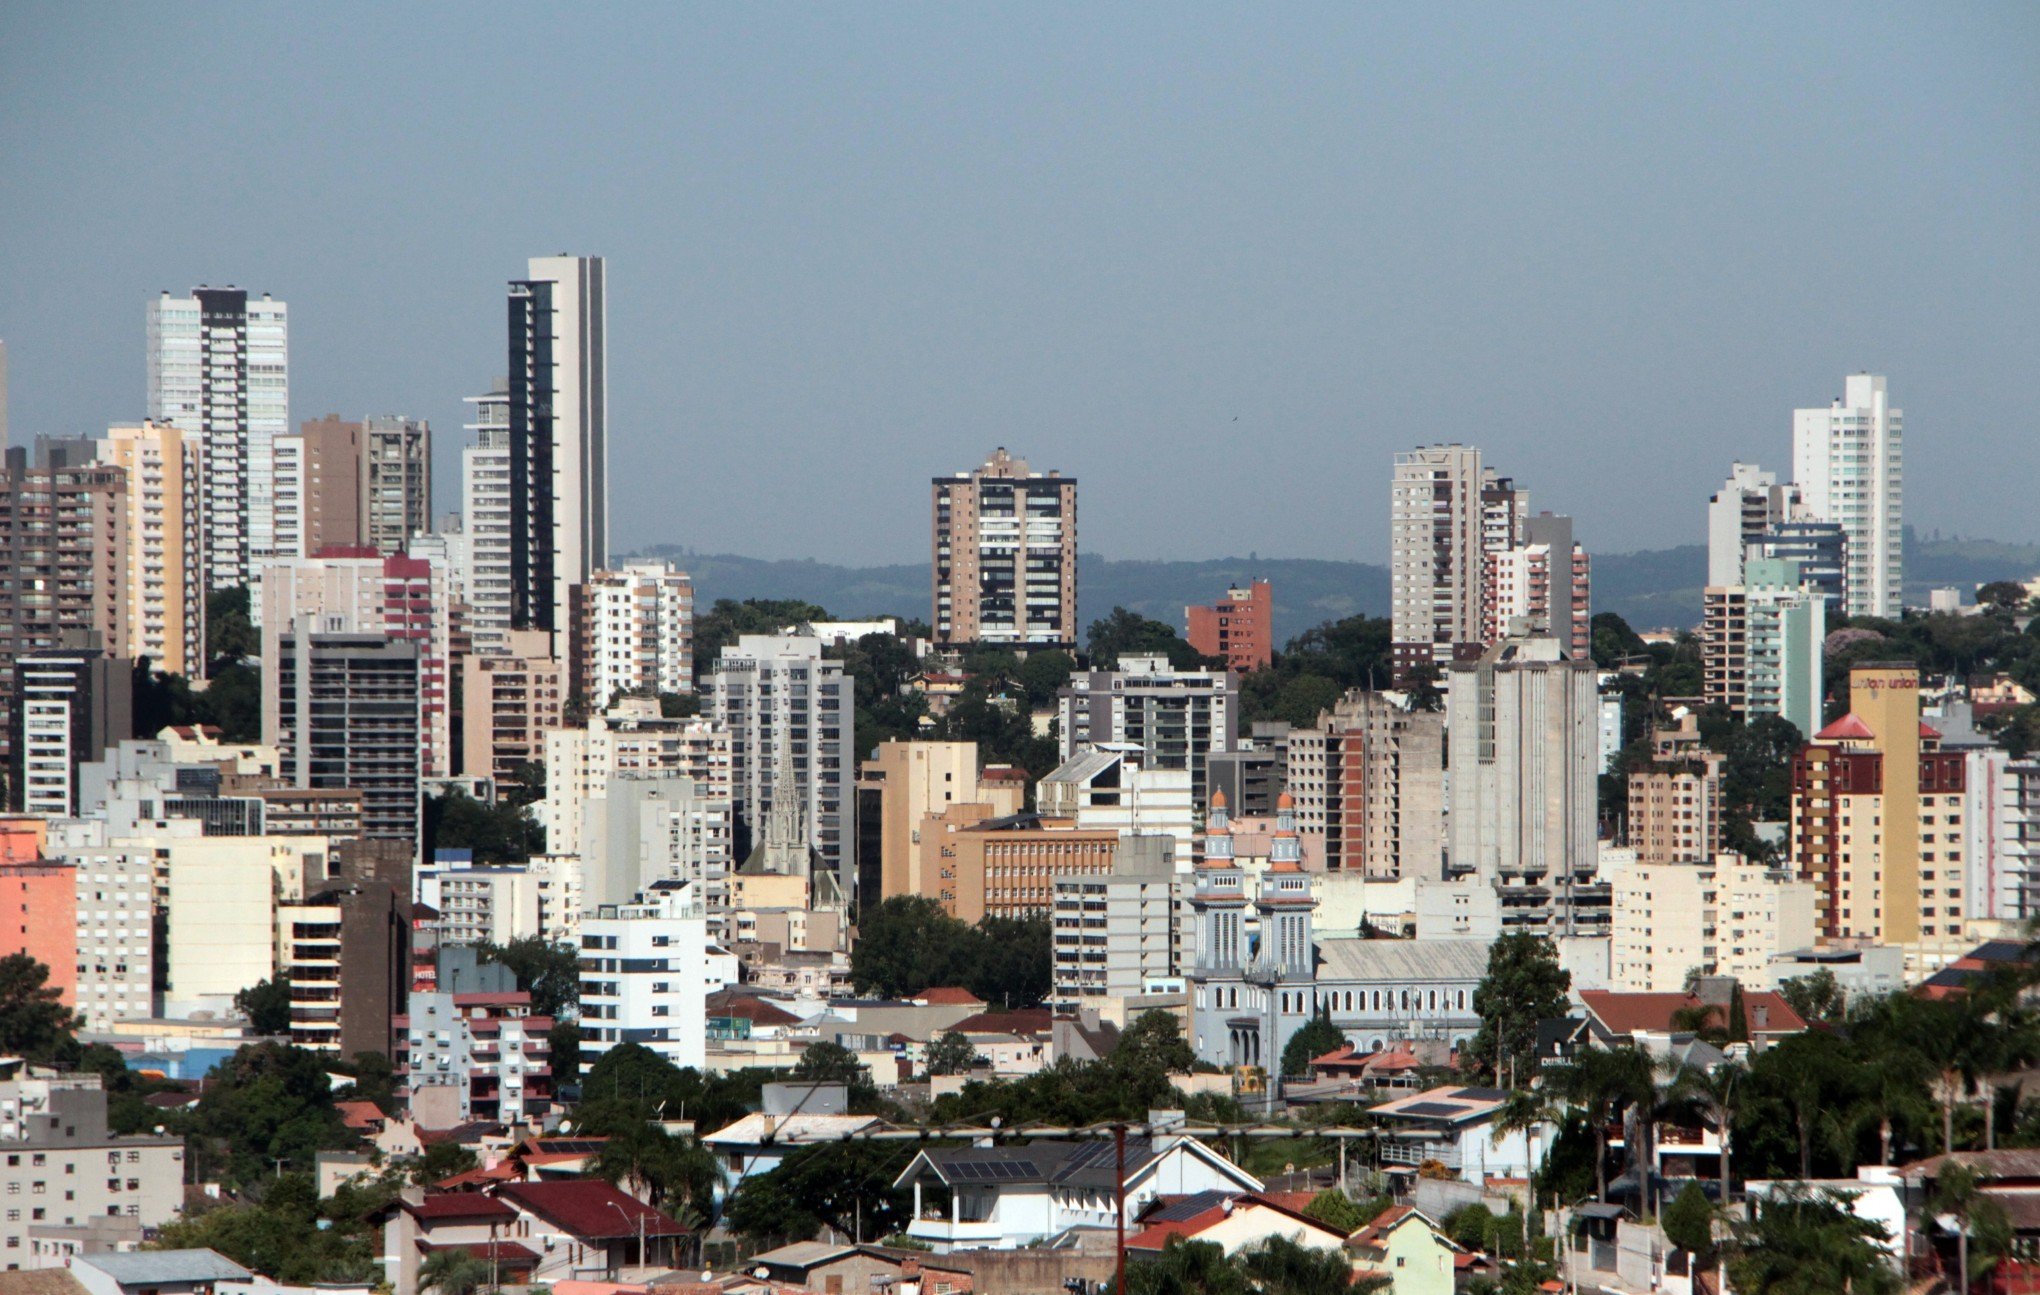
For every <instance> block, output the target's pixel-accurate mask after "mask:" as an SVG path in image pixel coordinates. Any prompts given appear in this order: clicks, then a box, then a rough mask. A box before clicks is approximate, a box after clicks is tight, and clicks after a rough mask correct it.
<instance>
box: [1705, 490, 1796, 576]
mask: <svg viewBox="0 0 2040 1295" xmlns="http://www.w3.org/2000/svg"><path fill="white" fill-rule="evenodd" d="M1798 508H1799V487H1798V486H1795V485H1793V484H1792V483H1791V482H1789V481H1788V482H1786V483H1784V484H1783V485H1780V484H1779V483H1778V477H1777V474H1776V473H1772V472H1766V471H1764V470H1763V469H1762V468H1760V467H1758V466H1757V465H1756V464H1754V463H1731V464H1730V465H1729V468H1728V480H1726V481H1724V482H1722V483H1721V489H1719V490H1717V491H1715V492H1714V496H1713V498H1711V499H1709V500H1708V501H1707V583H1708V584H1710V585H1739V584H1741V583H1742V575H1743V559H1744V558H1745V557H1747V556H1748V555H1749V550H1750V547H1751V546H1752V545H1754V544H1756V543H1758V542H1759V541H1760V540H1762V539H1763V537H1764V535H1765V533H1766V532H1768V531H1770V530H1771V528H1773V527H1775V526H1780V525H1783V524H1784V523H1786V522H1789V521H1792V520H1793V518H1794V515H1795V513H1797V511H1798Z"/></svg>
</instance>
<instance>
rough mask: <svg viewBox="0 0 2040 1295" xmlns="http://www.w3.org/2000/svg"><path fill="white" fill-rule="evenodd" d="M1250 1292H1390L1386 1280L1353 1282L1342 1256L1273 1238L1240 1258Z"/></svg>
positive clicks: (1336, 1294)
mask: <svg viewBox="0 0 2040 1295" xmlns="http://www.w3.org/2000/svg"><path fill="white" fill-rule="evenodd" d="M1240 1266H1241V1267H1242V1268H1243V1269H1244V1270H1245V1272H1246V1277H1247V1283H1248V1287H1249V1289H1251V1290H1253V1291H1255V1292H1257V1293H1258V1295H1350V1292H1353V1291H1363V1292H1372V1291H1381V1290H1387V1289H1388V1288H1389V1285H1390V1282H1391V1281H1392V1279H1391V1278H1389V1277H1386V1276H1380V1277H1371V1278H1362V1279H1361V1280H1359V1281H1355V1280H1354V1277H1353V1267H1352V1265H1351V1264H1350V1263H1349V1262H1348V1261H1347V1259H1346V1256H1345V1254H1344V1253H1342V1252H1341V1251H1338V1250H1334V1249H1328V1248H1326V1247H1323V1246H1307V1245H1303V1244H1302V1243H1300V1242H1297V1241H1293V1240H1291V1239H1290V1238H1288V1237H1284V1236H1272V1237H1269V1238H1268V1239H1267V1240H1265V1241H1262V1242H1261V1243H1260V1244H1259V1245H1255V1246H1250V1247H1248V1248H1247V1249H1246V1250H1245V1251H1243V1252H1241V1254H1240Z"/></svg>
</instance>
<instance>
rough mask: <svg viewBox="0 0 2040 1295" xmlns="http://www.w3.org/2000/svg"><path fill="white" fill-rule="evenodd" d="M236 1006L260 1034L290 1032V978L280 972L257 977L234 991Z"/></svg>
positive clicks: (249, 1026) (252, 1027) (249, 1024)
mask: <svg viewBox="0 0 2040 1295" xmlns="http://www.w3.org/2000/svg"><path fill="white" fill-rule="evenodd" d="M234 1010H235V1011H237V1012H239V1013H240V1014H241V1015H243V1016H245V1017H247V1018H248V1028H249V1029H251V1030H253V1031H255V1033H257V1034H289V1033H290V981H289V980H288V979H287V978H286V977H285V976H284V975H283V974H282V973H281V972H279V973H278V974H277V975H276V976H275V977H273V978H271V979H269V980H258V981H256V982H255V983H254V984H252V985H250V986H248V987H247V988H246V989H244V990H242V991H241V992H240V993H238V994H235V995H234Z"/></svg>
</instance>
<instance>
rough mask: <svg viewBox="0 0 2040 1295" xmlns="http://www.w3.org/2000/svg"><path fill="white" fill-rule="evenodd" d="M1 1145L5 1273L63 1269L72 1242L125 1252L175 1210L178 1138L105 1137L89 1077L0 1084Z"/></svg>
mask: <svg viewBox="0 0 2040 1295" xmlns="http://www.w3.org/2000/svg"><path fill="white" fill-rule="evenodd" d="M0 1150H4V1151H5V1152H6V1154H5V1156H4V1157H0V1196H4V1198H5V1200H6V1205H5V1211H6V1212H5V1215H4V1219H5V1221H4V1222H0V1267H4V1268H5V1269H6V1270H7V1271H10V1272H13V1271H18V1270H25V1269H31V1268H51V1269H62V1268H64V1267H65V1256H66V1255H67V1254H71V1253H76V1252H77V1250H78V1249H79V1247H80V1245H81V1243H86V1244H92V1245H94V1246H97V1247H105V1246H108V1245H119V1246H122V1247H123V1248H133V1247H135V1246H137V1245H139V1244H140V1242H141V1241H142V1239H143V1235H144V1233H143V1230H144V1229H153V1228H158V1227H161V1226H163V1225H164V1224H165V1223H168V1222H170V1221H171V1220H172V1219H174V1218H176V1217H177V1212H178V1211H179V1210H180V1209H182V1208H183V1206H184V1139H183V1138H182V1137H181V1136H178V1135H175V1134H168V1135H166V1134H155V1135H152V1136H142V1137H116V1136H114V1135H113V1134H111V1133H109V1132H108V1131H107V1125H106V1093H105V1090H104V1089H103V1088H102V1087H101V1086H100V1079H99V1076H98V1075H95V1074H82V1075H54V1074H46V1073H41V1072H33V1071H31V1072H27V1073H23V1074H21V1075H19V1076H18V1077H16V1078H13V1079H9V1080H7V1081H6V1082H4V1083H0ZM73 1285H74V1286H75V1285H76V1284H75V1283H73Z"/></svg>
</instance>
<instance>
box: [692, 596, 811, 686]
mask: <svg viewBox="0 0 2040 1295" xmlns="http://www.w3.org/2000/svg"><path fill="white" fill-rule="evenodd" d="M828 619H829V613H828V612H827V611H826V610H825V609H823V608H821V607H818V606H816V605H815V604H813V603H809V602H801V601H799V600H798V599H781V598H746V599H744V600H743V601H742V602H738V601H736V600H735V599H732V598H718V599H716V601H715V605H714V606H713V607H710V608H709V609H708V610H707V611H706V612H704V613H702V614H700V615H698V616H696V617H695V619H694V677H695V679H696V681H697V682H703V681H706V680H707V679H708V678H709V677H710V676H711V675H713V674H714V673H715V660H716V658H717V657H719V656H721V655H722V650H723V649H724V648H725V647H728V646H729V645H730V644H732V643H734V642H736V641H737V637H738V636H739V635H742V634H774V633H777V632H778V631H780V630H783V629H788V628H791V627H792V626H795V625H804V624H807V623H809V622H812V621H825V620H828Z"/></svg>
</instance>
